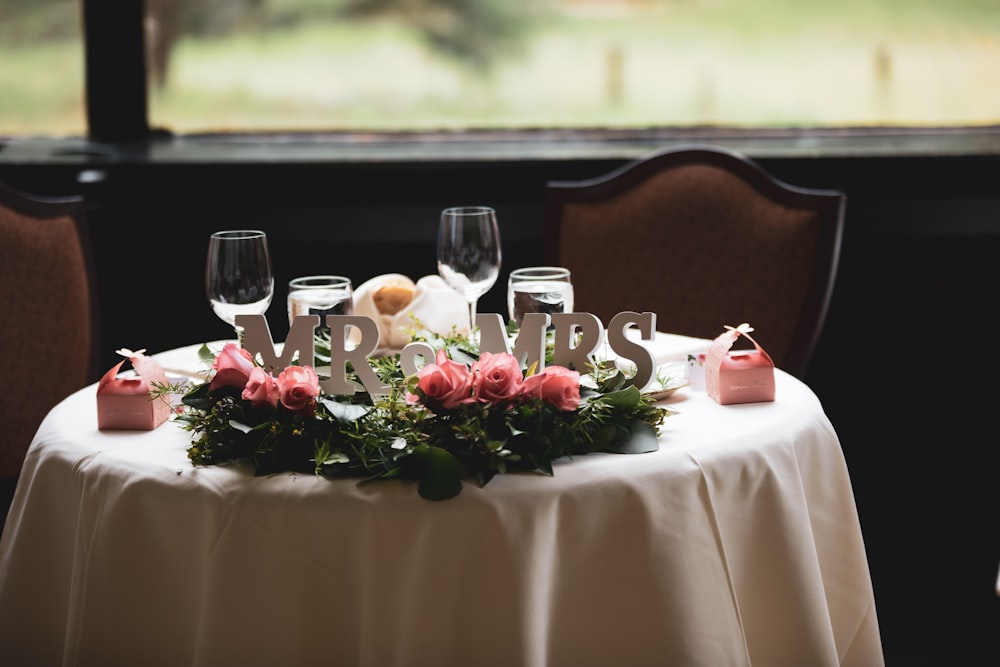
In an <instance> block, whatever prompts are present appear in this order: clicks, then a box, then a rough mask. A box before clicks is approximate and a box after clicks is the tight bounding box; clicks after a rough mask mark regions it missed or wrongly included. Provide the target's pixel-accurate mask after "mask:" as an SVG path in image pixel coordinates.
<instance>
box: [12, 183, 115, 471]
mask: <svg viewBox="0 0 1000 667" xmlns="http://www.w3.org/2000/svg"><path fill="white" fill-rule="evenodd" d="M92 257H93V256H92V254H91V249H90V237H89V233H88V231H87V229H86V215H85V205H84V201H83V199H82V198H81V197H76V196H72V197H41V196H34V195H29V194H27V193H25V192H21V191H18V190H16V189H13V188H10V187H8V186H5V185H2V184H0V355H3V356H2V358H3V367H4V376H5V377H6V381H5V382H4V383H3V388H2V389H0V424H3V428H2V430H0V479H7V478H11V477H16V476H17V475H18V474H19V473H20V470H21V464H22V463H23V461H24V455H25V452H26V451H27V449H28V446H29V445H30V444H31V439H32V437H33V436H34V434H35V431H36V430H37V429H38V426H39V424H41V422H42V419H43V418H44V417H45V415H46V414H47V413H48V411H49V410H50V409H51V408H52V407H53V406H54V405H55V404H56V403H58V402H59V401H60V400H62V399H63V398H65V397H66V396H68V395H69V394H70V393H72V392H73V391H76V390H77V389H80V388H82V387H84V386H86V385H87V384H88V383H90V382H92V381H94V380H96V379H97V373H98V369H97V363H98V351H99V349H98V341H97V332H98V325H97V312H98V311H97V303H96V296H95V295H96V289H95V284H96V280H95V275H94V271H93V259H92ZM94 409H95V410H96V409H97V408H96V399H95V408H94Z"/></svg>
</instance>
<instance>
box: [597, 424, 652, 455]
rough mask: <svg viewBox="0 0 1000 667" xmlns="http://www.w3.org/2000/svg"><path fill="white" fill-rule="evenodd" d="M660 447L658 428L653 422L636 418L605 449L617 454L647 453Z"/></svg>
mask: <svg viewBox="0 0 1000 667" xmlns="http://www.w3.org/2000/svg"><path fill="white" fill-rule="evenodd" d="M659 448H660V441H659V438H657V437H656V429H655V428H653V426H652V425H651V424H647V423H646V422H644V421H641V420H636V421H634V422H632V424H631V426H630V428H628V429H625V430H623V431H622V432H621V433H619V436H618V437H617V438H615V439H614V440H613V441H612V442H611V443H610V444H609V445H608V446H607V447H605V448H604V450H603V451H606V452H613V453H615V454H646V453H649V452H655V451H656V450H658V449H659Z"/></svg>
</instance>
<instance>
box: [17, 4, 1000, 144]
mask: <svg viewBox="0 0 1000 667" xmlns="http://www.w3.org/2000/svg"><path fill="white" fill-rule="evenodd" d="M146 5H147V26H146V27H147V41H148V46H149V50H150V57H149V59H148V60H149V70H150V72H149V73H150V76H149V91H150V104H149V110H150V122H151V124H152V125H153V126H154V127H163V128H167V129H170V130H172V131H174V132H178V133H189V132H205V131H247V130H257V131H265V130H349V131H379V130H450V129H455V130H461V129H476V128H487V129H488V128H580V127H597V128H641V127H651V126H657V127H663V126H696V125H721V126H740V127H800V126H801V127H824V126H859V125H866V126H872V125H902V126H913V125H927V126H967V125H987V124H996V123H1000V84H998V79H997V73H998V72H1000V1H998V0H948V1H947V2H945V1H943V0H838V1H837V2H820V1H818V0H333V1H326V0H215V1H214V2H211V3H208V2H195V1H194V0H146ZM79 14H80V10H79V6H78V2H77V0H0V136H24V135H45V136H61V135H81V134H85V132H86V127H85V117H84V93H83V89H84V81H83V76H84V75H83V44H82V37H81V34H82V31H81V28H80V19H79Z"/></svg>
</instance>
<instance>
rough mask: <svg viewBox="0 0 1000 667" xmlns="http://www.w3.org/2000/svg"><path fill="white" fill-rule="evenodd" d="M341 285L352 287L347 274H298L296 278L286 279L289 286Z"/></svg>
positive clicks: (321, 286)
mask: <svg viewBox="0 0 1000 667" xmlns="http://www.w3.org/2000/svg"><path fill="white" fill-rule="evenodd" d="M320 281H322V282H321V284H315V285H314V284H310V283H312V282H320ZM341 285H348V286H351V287H353V285H352V283H351V279H350V278H348V277H347V276H338V275H335V274H318V275H314V276H299V277H298V278H292V279H291V280H289V281H288V286H289V287H319V288H323V287H335V286H341Z"/></svg>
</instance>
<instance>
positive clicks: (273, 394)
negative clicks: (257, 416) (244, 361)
mask: <svg viewBox="0 0 1000 667" xmlns="http://www.w3.org/2000/svg"><path fill="white" fill-rule="evenodd" d="M279 393H280V392H279V391H278V383H277V382H275V381H274V378H273V377H272V376H271V374H270V373H268V372H267V371H265V370H264V369H263V368H261V367H259V366H258V367H256V368H254V369H253V371H251V372H250V379H249V380H247V385H246V387H244V388H243V394H241V395H242V397H243V398H244V399H246V400H248V401H250V403H251V404H252V405H253V406H254V407H255V408H262V407H264V406H265V405H270V406H271V407H272V408H276V407H278V395H279Z"/></svg>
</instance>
